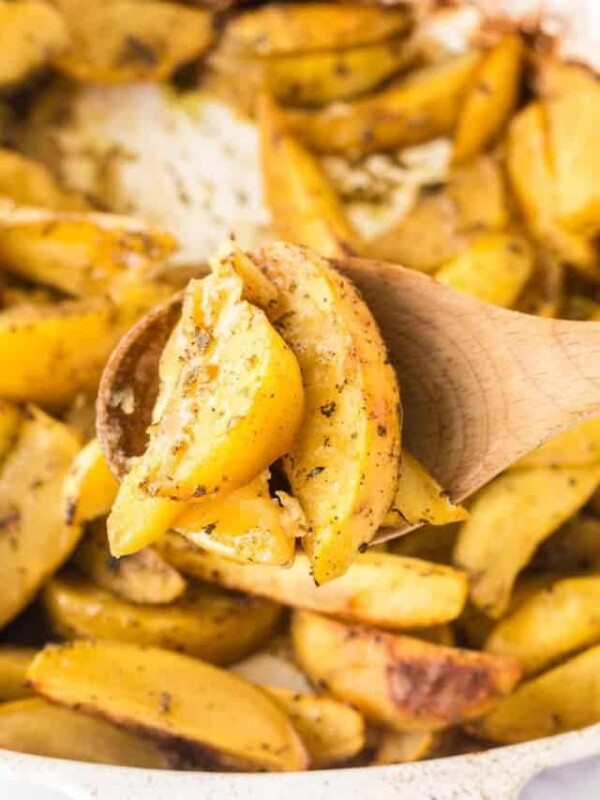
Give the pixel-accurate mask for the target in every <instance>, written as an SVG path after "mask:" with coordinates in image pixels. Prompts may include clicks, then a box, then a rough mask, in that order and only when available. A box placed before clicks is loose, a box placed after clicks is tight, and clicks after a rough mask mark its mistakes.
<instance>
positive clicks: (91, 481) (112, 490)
mask: <svg viewBox="0 0 600 800" xmlns="http://www.w3.org/2000/svg"><path fill="white" fill-rule="evenodd" d="M118 490H119V484H118V482H117V480H116V478H115V477H114V476H113V474H112V472H111V471H110V469H109V468H108V464H107V463H106V459H105V458H104V453H103V452H102V448H101V447H100V443H99V441H98V440H97V439H92V440H91V441H89V442H88V443H87V444H86V446H85V447H84V448H83V449H82V450H80V452H79V453H78V454H77V457H76V458H75V460H74V461H73V463H72V464H71V468H70V469H69V473H68V475H67V477H66V479H65V483H64V486H63V512H64V516H65V520H66V521H67V522H69V523H72V524H77V525H79V524H82V523H84V522H91V521H92V520H94V519H97V518H98V517H105V516H106V515H107V514H108V512H109V511H110V509H111V506H112V504H113V503H114V500H115V497H116V496H117V491H118ZM105 538H106V535H105Z"/></svg>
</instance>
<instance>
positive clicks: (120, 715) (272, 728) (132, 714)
mask: <svg viewBox="0 0 600 800" xmlns="http://www.w3.org/2000/svg"><path fill="white" fill-rule="evenodd" d="M28 680H29V681H30V683H31V685H32V686H33V687H34V689H35V691H36V692H38V693H39V694H41V695H43V696H44V697H47V698H48V699H50V700H52V701H53V702H55V703H58V704H59V705H64V706H67V707H75V706H76V707H77V708H81V710H82V711H84V712H86V713H89V714H92V715H94V716H99V717H103V718H105V719H108V720H111V721H113V722H115V723H117V724H119V725H120V726H123V727H124V728H132V729H134V730H136V731H139V732H140V733H145V734H147V735H148V736H150V737H155V738H157V739H159V740H160V741H163V742H165V743H169V742H173V744H178V745H181V744H185V746H186V750H187V751H188V752H190V753H191V754H193V753H197V754H198V755H199V756H201V757H202V758H203V760H204V762H205V763H206V762H208V763H210V762H211V761H212V763H214V764H217V765H220V766H223V767H230V768H237V769H246V770H272V771H287V770H290V771H291V770H300V769H304V768H305V767H306V766H307V765H308V756H307V753H306V750H305V748H304V745H303V744H302V742H301V740H300V737H299V736H298V734H297V733H296V731H295V730H294V728H293V726H292V723H291V722H290V721H289V718H288V717H287V716H286V715H285V714H284V713H283V712H282V711H280V710H279V708H278V707H277V705H276V704H275V703H274V702H273V701H272V700H271V699H269V697H268V695H267V694H266V693H265V692H263V691H262V690H261V689H258V688H256V687H254V686H252V685H251V684H250V683H247V682H246V681H244V680H242V679H241V678H238V677H237V676H235V675H233V674H231V673H228V672H225V671H224V670H222V669H218V668H217V667H213V666H211V665H210V664H205V663H204V662H202V661H198V660H197V659H193V658H190V657H189V656H184V655H181V654H179V653H172V652H169V651H168V650H160V649H159V648H156V647H139V646H137V645H132V644H125V643H124V642H108V641H104V642H72V643H71V644H67V645H61V646H56V645H54V646H52V645H50V646H48V647H46V648H45V649H44V650H43V651H42V652H41V653H40V654H39V655H38V656H36V658H35V659H34V661H33V664H32V665H31V667H30V668H29V671H28Z"/></svg>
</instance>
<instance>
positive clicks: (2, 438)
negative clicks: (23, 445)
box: [0, 398, 23, 463]
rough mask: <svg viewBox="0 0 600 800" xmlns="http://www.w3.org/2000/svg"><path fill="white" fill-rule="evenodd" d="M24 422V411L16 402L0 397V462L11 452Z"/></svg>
mask: <svg viewBox="0 0 600 800" xmlns="http://www.w3.org/2000/svg"><path fill="white" fill-rule="evenodd" d="M22 422H23V411H22V409H20V408H19V406H16V405H15V404H14V403H10V402H9V401H8V400H2V398H0V463H1V462H2V461H3V460H4V458H6V456H7V455H8V453H10V451H11V448H12V446H13V444H14V443H15V441H16V439H17V436H18V435H19V428H20V427H21V423H22Z"/></svg>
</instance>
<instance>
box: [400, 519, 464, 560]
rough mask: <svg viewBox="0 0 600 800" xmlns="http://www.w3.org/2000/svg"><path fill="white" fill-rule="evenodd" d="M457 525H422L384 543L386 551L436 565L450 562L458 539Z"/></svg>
mask: <svg viewBox="0 0 600 800" xmlns="http://www.w3.org/2000/svg"><path fill="white" fill-rule="evenodd" d="M459 527H460V526H459V525H458V524H456V523H452V524H450V525H423V526H422V527H420V528H419V529H418V530H416V531H410V533H406V534H404V535H403V536H399V537H398V538H397V539H392V540H391V541H389V542H386V544H387V547H388V551H389V552H390V553H395V554H396V555H398V556H408V557H409V558H420V559H423V560H424V561H433V562H435V563H436V564H449V563H451V562H452V553H453V551H454V545H455V544H456V539H457V537H458V531H459Z"/></svg>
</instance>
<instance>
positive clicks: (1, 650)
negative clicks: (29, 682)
mask: <svg viewBox="0 0 600 800" xmlns="http://www.w3.org/2000/svg"><path fill="white" fill-rule="evenodd" d="M34 655H35V650H33V649H31V648H29V647H12V646H11V645H0V701H2V703H5V702H7V701H8V700H21V699H22V698H23V697H28V696H29V695H30V694H31V690H30V689H29V688H28V687H27V686H26V684H25V673H26V672H27V668H28V666H29V664H30V663H31V661H32V659H33V657H34ZM0 747H2V744H0Z"/></svg>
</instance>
